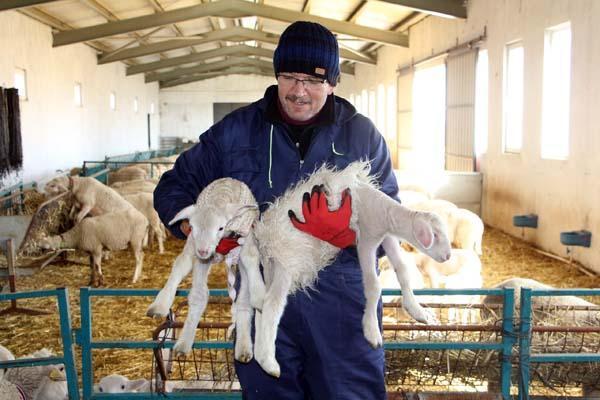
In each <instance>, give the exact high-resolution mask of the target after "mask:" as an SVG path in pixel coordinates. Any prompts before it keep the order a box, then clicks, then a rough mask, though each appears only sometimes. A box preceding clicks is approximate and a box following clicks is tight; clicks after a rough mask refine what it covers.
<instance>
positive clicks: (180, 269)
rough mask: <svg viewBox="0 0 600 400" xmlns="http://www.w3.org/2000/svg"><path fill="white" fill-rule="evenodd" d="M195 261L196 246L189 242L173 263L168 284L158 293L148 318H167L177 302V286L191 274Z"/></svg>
mask: <svg viewBox="0 0 600 400" xmlns="http://www.w3.org/2000/svg"><path fill="white" fill-rule="evenodd" d="M195 259H196V257H195V256H194V245H193V243H192V241H191V240H188V241H186V243H185V247H184V248H183V251H182V252H181V253H180V254H179V255H178V256H177V258H176V259H175V263H173V268H172V269H171V273H170V274H169V278H168V279H167V283H166V284H165V286H164V287H163V288H162V289H161V291H160V292H159V293H158V295H157V296H156V299H154V302H152V304H150V307H148V310H147V311H146V315H147V316H149V317H158V318H162V317H165V316H167V314H168V313H169V309H170V308H171V304H173V300H175V293H176V292H177V286H179V284H180V283H181V281H182V280H183V278H185V277H186V276H187V275H188V274H189V273H190V271H191V270H192V266H193V265H194V260H195Z"/></svg>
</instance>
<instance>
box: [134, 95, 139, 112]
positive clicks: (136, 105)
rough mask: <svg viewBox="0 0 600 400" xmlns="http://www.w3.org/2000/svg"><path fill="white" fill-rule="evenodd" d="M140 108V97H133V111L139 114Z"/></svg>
mask: <svg viewBox="0 0 600 400" xmlns="http://www.w3.org/2000/svg"><path fill="white" fill-rule="evenodd" d="M138 109H139V105H138V98H137V97H136V98H135V99H133V112H134V113H136V114H137V112H138Z"/></svg>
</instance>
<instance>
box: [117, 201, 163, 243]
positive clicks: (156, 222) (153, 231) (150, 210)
mask: <svg viewBox="0 0 600 400" xmlns="http://www.w3.org/2000/svg"><path fill="white" fill-rule="evenodd" d="M123 198H125V200H127V201H128V202H129V203H131V204H132V205H133V206H134V207H135V209H136V210H138V211H139V212H141V213H142V214H144V216H145V217H146V219H147V220H148V223H149V226H150V230H149V232H148V242H150V243H152V239H153V238H154V237H156V241H157V243H158V254H163V253H164V252H165V246H164V241H165V237H166V233H165V227H164V226H163V224H162V222H160V217H159V216H158V213H157V212H156V210H155V209H154V196H153V195H152V194H150V193H136V194H127V195H125V196H123Z"/></svg>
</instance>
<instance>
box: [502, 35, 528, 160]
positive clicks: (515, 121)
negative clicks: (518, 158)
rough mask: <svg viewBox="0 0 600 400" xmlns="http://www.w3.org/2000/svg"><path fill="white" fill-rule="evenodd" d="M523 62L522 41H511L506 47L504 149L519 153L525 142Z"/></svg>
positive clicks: (508, 151)
mask: <svg viewBox="0 0 600 400" xmlns="http://www.w3.org/2000/svg"><path fill="white" fill-rule="evenodd" d="M523 62H524V51H523V44H522V43H521V42H516V43H511V44H509V45H507V46H506V49H505V64H504V104H503V107H502V108H503V127H504V136H503V137H504V151H505V152H507V153H519V152H520V151H521V147H522V144H523V65H524V64H523Z"/></svg>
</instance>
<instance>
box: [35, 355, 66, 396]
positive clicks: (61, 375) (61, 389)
mask: <svg viewBox="0 0 600 400" xmlns="http://www.w3.org/2000/svg"><path fill="white" fill-rule="evenodd" d="M54 355H55V354H54V353H53V352H52V351H51V350H48V349H46V348H43V349H41V350H38V351H36V352H34V353H33V354H32V356H31V357H32V358H48V357H53V356H54ZM34 368H35V369H36V371H37V374H38V376H40V377H41V379H42V380H41V382H40V385H39V386H38V388H37V390H36V395H35V398H36V399H59V400H63V399H67V398H68V390H67V377H66V375H65V366H64V364H53V365H38V366H36V367H34Z"/></svg>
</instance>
